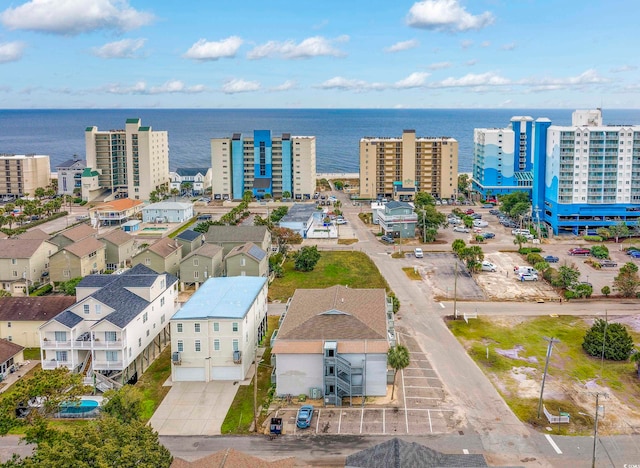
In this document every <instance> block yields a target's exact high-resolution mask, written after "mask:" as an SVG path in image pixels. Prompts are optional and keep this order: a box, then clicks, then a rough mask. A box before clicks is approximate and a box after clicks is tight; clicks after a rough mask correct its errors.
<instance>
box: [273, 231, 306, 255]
mask: <svg viewBox="0 0 640 468" xmlns="http://www.w3.org/2000/svg"><path fill="white" fill-rule="evenodd" d="M271 236H272V238H273V240H274V241H275V243H276V244H277V245H278V252H279V253H281V254H282V255H286V254H287V252H288V251H289V246H291V245H294V244H301V243H302V236H301V235H300V234H299V233H297V232H295V231H294V230H292V229H289V228H285V227H274V228H272V229H271Z"/></svg>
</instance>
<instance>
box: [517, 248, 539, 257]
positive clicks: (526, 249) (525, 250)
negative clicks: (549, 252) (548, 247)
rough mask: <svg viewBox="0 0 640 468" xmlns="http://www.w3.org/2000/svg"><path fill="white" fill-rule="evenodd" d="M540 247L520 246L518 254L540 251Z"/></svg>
mask: <svg viewBox="0 0 640 468" xmlns="http://www.w3.org/2000/svg"><path fill="white" fill-rule="evenodd" d="M540 252H542V249H541V248H540V247H522V248H521V249H520V250H518V253H519V254H520V255H529V254H530V253H540Z"/></svg>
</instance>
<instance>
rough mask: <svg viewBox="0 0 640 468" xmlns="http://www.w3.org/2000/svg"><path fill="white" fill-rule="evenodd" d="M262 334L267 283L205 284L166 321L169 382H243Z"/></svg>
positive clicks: (243, 279)
mask: <svg viewBox="0 0 640 468" xmlns="http://www.w3.org/2000/svg"><path fill="white" fill-rule="evenodd" d="M266 332H267V278H263V277H258V276H234V277H232V278H209V279H208V280H207V281H206V282H205V283H204V284H202V285H201V286H200V288H199V289H198V290H197V291H196V292H195V294H194V295H193V296H191V298H190V299H189V301H187V302H186V303H185V304H184V305H183V306H182V308H181V309H180V310H179V311H178V312H176V314H175V315H174V316H173V318H172V319H171V351H172V366H171V377H172V380H173V381H174V382H184V381H197V382H209V381H210V380H244V378H245V377H246V376H247V373H248V372H249V368H250V367H251V365H252V363H253V362H254V361H255V357H256V352H257V346H258V343H260V340H261V339H262V337H263V336H264V335H265V334H266Z"/></svg>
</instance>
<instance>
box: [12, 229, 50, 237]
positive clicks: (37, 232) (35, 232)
mask: <svg viewBox="0 0 640 468" xmlns="http://www.w3.org/2000/svg"><path fill="white" fill-rule="evenodd" d="M16 237H18V239H44V240H47V239H49V238H50V237H51V235H50V234H47V233H46V232H44V231H43V230H42V229H40V228H33V229H29V230H28V231H25V232H23V233H22V234H18V235H17V236H16Z"/></svg>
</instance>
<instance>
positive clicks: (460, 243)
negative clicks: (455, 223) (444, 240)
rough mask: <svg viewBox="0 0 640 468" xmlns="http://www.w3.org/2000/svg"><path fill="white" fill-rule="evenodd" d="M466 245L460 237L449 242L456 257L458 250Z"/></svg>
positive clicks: (458, 253)
mask: <svg viewBox="0 0 640 468" xmlns="http://www.w3.org/2000/svg"><path fill="white" fill-rule="evenodd" d="M466 247H467V244H466V243H465V242H464V241H463V240H462V239H456V240H454V241H453V242H452V243H451V250H453V251H454V253H455V254H456V255H458V257H459V256H460V252H461V251H462V250H463V249H465V248H466Z"/></svg>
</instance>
